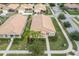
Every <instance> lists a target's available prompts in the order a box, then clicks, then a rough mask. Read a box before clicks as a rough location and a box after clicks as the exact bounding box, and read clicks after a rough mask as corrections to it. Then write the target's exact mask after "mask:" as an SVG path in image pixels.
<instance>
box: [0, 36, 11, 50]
mask: <svg viewBox="0 0 79 59" xmlns="http://www.w3.org/2000/svg"><path fill="white" fill-rule="evenodd" d="M9 42H10V39H4V38H0V50H6V48H7V46H8V44H9Z"/></svg>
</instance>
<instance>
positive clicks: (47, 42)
mask: <svg viewBox="0 0 79 59" xmlns="http://www.w3.org/2000/svg"><path fill="white" fill-rule="evenodd" d="M45 38H46V47H47V54H48V56H51V53H50V44H49V39H48V36H47V35H45Z"/></svg>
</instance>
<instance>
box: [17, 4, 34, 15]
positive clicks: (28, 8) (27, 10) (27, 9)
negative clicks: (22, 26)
mask: <svg viewBox="0 0 79 59" xmlns="http://www.w3.org/2000/svg"><path fill="white" fill-rule="evenodd" d="M18 13H20V14H22V15H32V14H33V5H32V4H21V6H20V7H19V9H18Z"/></svg>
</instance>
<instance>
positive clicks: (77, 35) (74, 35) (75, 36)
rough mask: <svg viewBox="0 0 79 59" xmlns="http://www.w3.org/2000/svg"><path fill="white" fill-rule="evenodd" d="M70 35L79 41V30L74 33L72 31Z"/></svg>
mask: <svg viewBox="0 0 79 59" xmlns="http://www.w3.org/2000/svg"><path fill="white" fill-rule="evenodd" d="M70 37H71V40H76V41H79V32H77V31H75V32H73V33H70Z"/></svg>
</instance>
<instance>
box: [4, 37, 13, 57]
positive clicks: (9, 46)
mask: <svg viewBox="0 0 79 59" xmlns="http://www.w3.org/2000/svg"><path fill="white" fill-rule="evenodd" d="M13 40H14V38H11V41H10V43H9V45H8V47H7V49H6V52H5V53H4V54H3V56H6V55H7V51H8V50H9V49H10V48H11V46H12V43H13Z"/></svg>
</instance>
